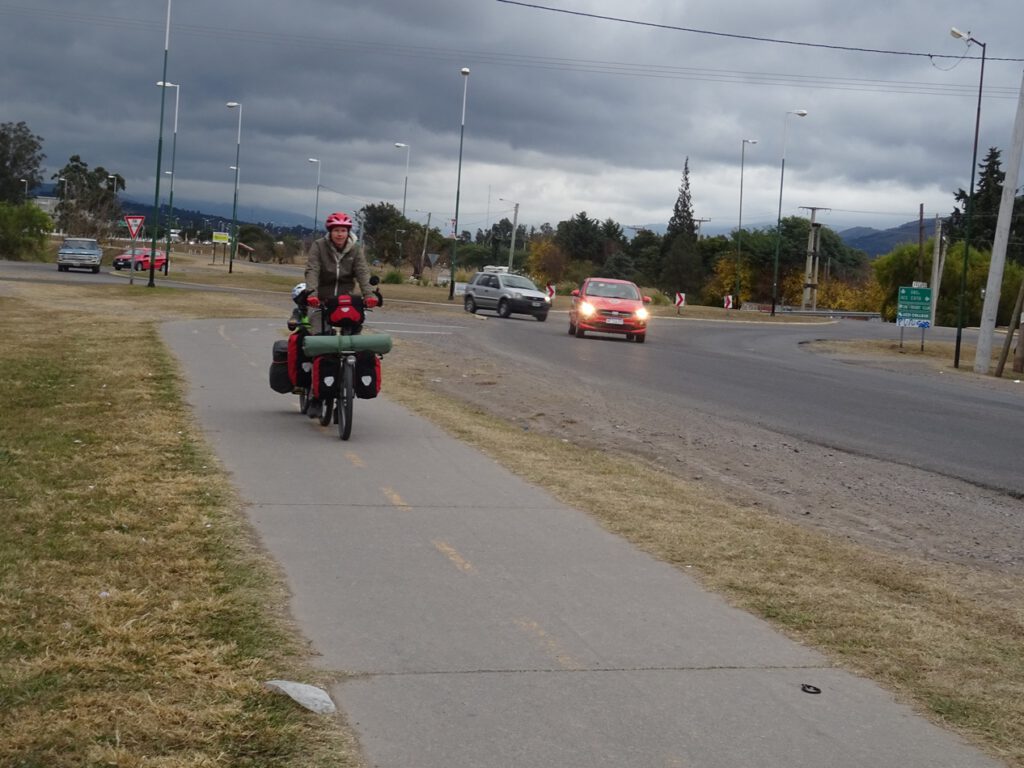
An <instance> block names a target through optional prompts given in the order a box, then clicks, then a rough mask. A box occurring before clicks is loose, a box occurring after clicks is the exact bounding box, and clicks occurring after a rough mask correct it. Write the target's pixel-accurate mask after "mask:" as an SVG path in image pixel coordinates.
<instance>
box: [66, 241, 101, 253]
mask: <svg viewBox="0 0 1024 768" xmlns="http://www.w3.org/2000/svg"><path fill="white" fill-rule="evenodd" d="M63 247H64V248H81V249H85V250H87V251H95V250H96V249H97V248H99V245H97V244H96V241H95V240H65V241H64V246H63Z"/></svg>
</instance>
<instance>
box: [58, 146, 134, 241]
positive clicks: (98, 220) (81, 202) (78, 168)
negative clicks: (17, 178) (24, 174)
mask: <svg viewBox="0 0 1024 768" xmlns="http://www.w3.org/2000/svg"><path fill="white" fill-rule="evenodd" d="M111 176H113V178H112V179H111V178H110V177H111ZM51 178H52V179H53V180H54V181H56V182H57V190H56V194H57V198H58V199H59V202H58V203H57V211H56V212H57V223H58V225H59V226H60V228H61V229H62V230H63V231H65V232H67V233H69V234H73V235H79V236H82V237H100V238H102V237H109V236H110V233H111V232H113V231H114V230H115V229H116V227H117V225H118V222H119V221H120V219H121V201H120V200H118V197H117V191H118V190H123V189H124V188H125V186H124V179H123V178H122V177H121V175H120V174H112V173H110V172H109V171H107V169H105V168H104V167H103V166H102V165H98V166H96V167H95V168H93V169H92V170H89V164H88V163H86V162H85V161H84V160H82V158H81V157H80V156H78V155H72V156H71V157H70V158H69V159H68V162H67V165H65V166H64V167H63V168H61V169H60V171H58V172H57V173H55V174H53V176H52V177H51Z"/></svg>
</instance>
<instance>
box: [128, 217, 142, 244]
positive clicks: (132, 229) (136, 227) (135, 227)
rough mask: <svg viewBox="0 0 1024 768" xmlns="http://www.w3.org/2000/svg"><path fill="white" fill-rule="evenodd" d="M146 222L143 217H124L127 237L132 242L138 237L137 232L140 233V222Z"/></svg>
mask: <svg viewBox="0 0 1024 768" xmlns="http://www.w3.org/2000/svg"><path fill="white" fill-rule="evenodd" d="M145 220H146V217H145V216H125V217H124V223H125V224H127V225H128V235H129V237H131V239H132V240H135V239H136V238H138V236H139V232H141V231H142V222H144V221H145Z"/></svg>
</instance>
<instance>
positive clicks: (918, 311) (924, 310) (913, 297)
mask: <svg viewBox="0 0 1024 768" xmlns="http://www.w3.org/2000/svg"><path fill="white" fill-rule="evenodd" d="M931 321H932V289H931V288H911V287H909V286H905V285H903V286H900V288H899V293H898V295H897V302H896V325H898V326H902V327H906V328H930V327H931V324H932V322H931Z"/></svg>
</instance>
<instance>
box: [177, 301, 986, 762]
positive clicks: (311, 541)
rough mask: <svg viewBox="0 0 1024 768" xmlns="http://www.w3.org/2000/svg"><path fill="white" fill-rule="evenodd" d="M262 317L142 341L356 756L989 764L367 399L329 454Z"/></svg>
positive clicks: (576, 515) (199, 324) (570, 513)
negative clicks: (215, 462)
mask: <svg viewBox="0 0 1024 768" xmlns="http://www.w3.org/2000/svg"><path fill="white" fill-rule="evenodd" d="M381 314H382V315H383V314H384V313H381ZM392 319H394V321H395V322H394V324H395V325H396V326H398V323H399V322H403V323H404V321H401V320H399V314H398V313H397V312H396V313H394V315H393V316H392V315H391V313H388V317H387V318H386V320H385V319H380V318H378V317H375V326H377V327H382V326H384V325H387V321H390V320H392ZM452 320H453V322H452V324H451V325H453V326H455V327H456V330H457V329H458V327H459V326H461V325H462V321H461V320H458V321H456V320H455V318H454V317H453V318H452ZM473 322H476V321H473ZM434 323H435V327H436V316H435V318H434ZM280 325H281V323H280V322H276V321H268V320H224V321H195V322H176V323H170V324H167V325H165V326H164V328H163V335H164V338H165V340H166V341H167V343H168V344H169V346H170V347H171V349H172V351H173V353H174V354H175V355H176V356H177V357H178V359H179V360H180V361H181V364H182V366H183V370H184V372H185V374H186V377H187V380H188V382H189V388H188V400H189V402H190V403H191V404H192V406H193V407H194V409H195V413H196V415H197V417H198V419H199V420H200V423H201V424H202V426H203V427H204V429H205V430H206V433H207V435H208V436H209V439H210V440H211V442H212V444H213V446H214V448H215V450H216V451H217V454H218V456H219V457H220V459H221V461H222V462H223V465H224V467H225V468H226V469H227V470H228V472H229V473H230V475H231V478H232V480H233V482H234V484H235V485H236V487H237V488H238V490H239V492H240V494H241V496H242V498H243V499H244V500H245V501H246V503H247V509H248V514H249V516H250V519H251V521H252V523H253V525H254V527H255V528H256V530H257V531H258V533H259V536H260V537H261V540H262V541H263V543H264V545H265V546H266V548H267V550H268V551H269V552H270V553H271V555H272V556H273V557H274V558H275V559H276V560H277V562H279V563H280V565H281V567H282V570H283V572H284V574H285V577H286V579H287V582H288V586H289V588H290V591H291V594H292V603H291V607H292V612H293V614H294V616H295V618H296V620H297V621H298V624H299V626H300V627H301V629H302V631H303V632H304V633H305V634H306V636H307V637H308V638H309V640H310V642H311V644H312V647H313V649H314V651H315V653H316V654H317V660H318V663H319V664H320V665H321V666H322V667H323V668H324V669H327V670H330V671H332V672H335V673H338V674H339V675H345V674H347V676H345V677H343V678H342V680H341V682H339V683H338V684H336V685H335V686H333V687H332V689H331V694H332V696H333V698H334V700H335V701H336V702H337V703H338V704H339V706H340V707H341V708H342V709H343V710H344V712H345V713H346V715H347V717H348V720H349V722H350V723H352V724H353V726H354V728H355V729H356V731H357V732H358V734H359V738H360V742H361V744H362V745H363V747H364V749H365V752H366V757H367V761H368V763H369V764H370V765H374V766H381V767H388V768H390V767H392V766H393V767H394V768H398V767H399V766H403V767H404V766H417V767H418V768H451V767H452V766H473V767H474V768H488V767H490V766H495V768H497V767H498V766H501V768H505V767H506V766H538V767H540V766H544V768H549V767H550V766H561V767H563V768H572V767H574V766H579V767H580V768H582V767H584V766H586V768H592V766H617V767H618V766H645V767H646V766H701V767H702V768H735V767H736V766H773V767H774V766H786V767H787V768H802V767H805V766H806V768H811V767H812V766H813V768H822V766H826V767H829V766H832V767H835V768H862V766H866V765H872V766H903V767H909V768H914V767H916V766H920V767H921V768H925V766H927V767H928V768H936V767H940V768H941V767H948V768H954V766H955V767H956V768H962V767H963V766H972V767H975V768H983V767H987V766H995V763H994V762H993V761H990V760H988V759H987V758H985V757H984V756H983V755H981V754H980V753H978V752H977V751H975V750H974V749H972V748H969V747H967V746H965V745H964V744H963V743H961V742H960V741H959V740H958V739H957V738H956V737H954V736H952V735H950V734H948V733H945V732H943V731H941V730H940V729H938V728H936V727H934V726H932V725H930V724H928V723H927V722H925V721H924V720H923V719H921V718H919V717H917V716H916V715H914V713H913V712H912V711H911V710H909V709H908V708H907V707H905V706H903V705H900V704H898V703H896V702H895V701H893V699H892V697H890V696H889V695H888V694H886V693H885V692H884V691H882V690H881V689H879V688H878V687H877V686H875V685H874V684H872V683H870V682H868V681H865V680H862V679H859V678H856V677H854V676H852V675H849V674H846V673H844V672H842V671H839V670H836V669H832V668H830V667H829V665H828V663H827V662H826V661H825V660H824V659H823V658H822V657H821V656H820V655H819V654H817V653H816V652H814V651H812V650H809V649H807V648H805V647H802V646H800V645H798V644H796V643H792V642H790V641H788V640H785V639H784V638H782V637H781V636H779V635H778V634H776V633H775V632H774V631H773V630H772V629H771V628H770V627H769V626H768V625H766V624H764V623H763V622H761V621H759V620H757V619H755V618H753V617H751V616H750V615H748V614H746V613H743V612H741V611H737V610H735V609H732V608H730V607H729V606H728V605H726V604H725V603H724V601H722V600H721V599H719V598H718V597H716V596H714V595H710V594H708V593H706V592H704V591H702V590H701V589H700V588H699V587H698V586H697V585H696V584H695V583H694V582H693V581H692V580H691V579H690V578H689V577H688V576H687V575H686V574H685V573H684V572H681V571H679V570H676V569H674V568H672V567H670V566H667V565H665V564H663V563H660V562H658V561H656V560H654V559H652V558H650V557H649V556H647V555H645V554H643V553H642V552H640V551H639V550H637V549H636V548H635V547H633V546H632V545H630V544H628V543H627V542H625V541H624V540H621V539H619V538H617V537H615V536H613V535H611V534H609V533H607V532H606V531H604V530H603V529H602V528H600V527H599V526H598V525H597V524H595V523H594V522H593V521H592V520H591V519H590V518H589V517H588V516H587V515H586V514H584V513H583V512H582V511H578V510H574V509H571V508H568V507H565V506H564V505H562V504H559V503H558V502H556V501H555V500H553V499H552V498H550V497H549V496H548V495H547V494H545V493H544V492H542V491H540V490H538V489H536V488H533V487H531V486H529V485H528V484H526V483H524V482H523V481H521V480H520V479H518V478H516V477H514V476H513V475H511V474H509V473H508V472H506V471H505V470H504V469H502V468H501V467H499V466H498V465H497V464H495V463H494V462H493V461H491V460H490V459H488V458H486V457H484V456H483V455H481V454H480V453H478V452H476V451H474V450H471V449H470V448H468V447H467V446H465V445H463V444H461V443H459V442H457V441H455V440H453V439H451V438H449V437H447V436H446V435H444V434H443V433H441V432H440V431H439V430H437V429H436V428H434V427H433V426H431V425H430V424H428V423H426V422H424V421H422V420H421V419H419V418H418V417H416V416H415V415H413V414H411V413H409V412H407V411H406V410H404V409H403V408H401V407H399V406H397V405H395V404H393V403H390V402H389V401H388V400H387V399H386V396H385V397H381V398H378V399H376V400H373V401H361V402H358V403H357V404H356V409H355V426H354V430H353V435H352V440H351V441H349V442H347V443H343V442H341V441H339V440H338V438H337V433H336V431H335V430H334V429H333V428H321V427H319V426H317V425H316V424H315V423H314V422H312V421H310V420H308V419H306V418H304V417H302V416H300V415H299V414H298V413H297V408H296V402H295V401H296V398H295V397H293V396H285V395H278V394H276V393H273V392H271V391H270V389H269V388H268V386H267V382H266V376H267V374H266V371H267V366H268V364H269V359H270V347H271V343H272V341H273V340H274V339H276V338H279V336H280ZM478 327H479V328H481V329H482V328H483V327H484V325H483V324H480V325H479V326H478ZM526 327H527V326H525V325H524V326H522V328H523V329H525V328H526ZM403 328H404V330H402V331H400V333H410V334H411V333H415V332H416V331H417V330H418V329H417V328H416V326H415V323H413V325H411V326H408V325H404V326H403ZM510 328H513V330H510ZM510 328H505V329H503V331H504V332H506V333H512V334H516V333H518V332H519V331H518V330H515V329H514V326H510ZM538 328H539V329H540V330H541V331H542V332H545V331H546V329H547V326H542V325H541V324H534V326H533V327H532V328H531V329H530V330H529V331H525V330H524V331H523V333H527V332H528V333H535V331H536V329H538ZM551 329H552V331H554V330H555V325H554V324H552V325H551ZM470 332H476V327H473V330H472V331H470ZM481 332H483V331H481ZM427 336H429V334H420V335H419V336H417V338H421V339H422V338H425V337H427ZM533 338H535V339H536V338H537V337H536V336H534V337H533ZM566 341H569V339H568V337H566ZM573 341H575V340H573ZM566 349H568V347H566ZM576 349H578V350H579V352H578V353H574V354H579V355H581V356H583V358H587V357H588V356H589V357H592V358H593V359H601V358H602V357H603V356H604V355H607V354H611V353H610V352H609V350H612V349H615V350H618V351H617V352H616V354H630V353H632V352H633V351H634V350H640V352H641V353H642V354H645V355H646V354H648V352H649V351H651V350H653V351H656V350H657V346H656V345H653V344H652V345H650V346H641V345H630V346H628V347H627V346H626V345H610V344H602V343H601V342H594V343H591V342H589V341H588V342H585V343H578V344H576ZM627 350H628V352H627ZM384 370H385V373H384V391H385V392H386V391H387V375H388V374H387V361H386V360H385V367H384ZM805 685H810V686H814V688H813V689H805V688H804V687H803V686H805ZM815 690H817V691H820V692H817V693H816V692H813V691H815Z"/></svg>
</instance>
